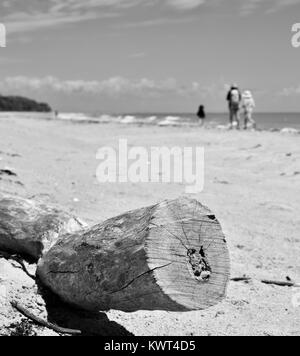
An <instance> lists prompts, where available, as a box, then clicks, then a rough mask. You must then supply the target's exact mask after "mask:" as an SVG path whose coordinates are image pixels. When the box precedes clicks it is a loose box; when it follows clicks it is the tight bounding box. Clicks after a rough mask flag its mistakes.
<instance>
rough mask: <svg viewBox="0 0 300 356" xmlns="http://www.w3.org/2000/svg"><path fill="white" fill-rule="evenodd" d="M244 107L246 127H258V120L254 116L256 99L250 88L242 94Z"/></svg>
mask: <svg viewBox="0 0 300 356" xmlns="http://www.w3.org/2000/svg"><path fill="white" fill-rule="evenodd" d="M242 107H243V110H244V129H245V130H247V128H252V129H256V122H255V120H254V119H253V117H252V114H253V110H254V108H255V101H254V99H253V95H252V93H251V91H250V90H245V91H244V92H243V95H242Z"/></svg>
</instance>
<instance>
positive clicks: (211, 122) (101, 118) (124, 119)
mask: <svg viewBox="0 0 300 356" xmlns="http://www.w3.org/2000/svg"><path fill="white" fill-rule="evenodd" d="M25 117H27V118H36V119H43V118H44V119H49V120H52V119H53V120H66V121H71V122H86V123H94V124H96V123H110V122H112V123H120V124H124V125H139V126H141V125H155V126H160V127H163V126H174V127H181V126H198V125H199V119H198V118H197V116H196V115H195V114H190V113H124V114H105V113H78V112H74V113H63V112H61V113H57V114H54V113H47V114H46V113H45V114H44V113H43V114H41V113H15V112H10V113H4V112H0V119H1V118H2V119H3V118H14V119H17V118H25ZM254 119H255V121H256V123H257V127H258V129H260V130H268V131H280V130H282V129H284V128H292V129H296V130H300V113H278V112H277V113H256V114H255V115H254ZM242 120H243V119H242V117H241V121H242ZM228 121H229V118H228V113H208V114H207V117H206V119H205V121H204V125H205V126H207V127H209V128H214V127H220V128H221V127H226V125H227V124H228Z"/></svg>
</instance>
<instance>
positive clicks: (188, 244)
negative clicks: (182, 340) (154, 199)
mask: <svg viewBox="0 0 300 356" xmlns="http://www.w3.org/2000/svg"><path fill="white" fill-rule="evenodd" d="M229 275H230V262H229V253H228V249H227V245H226V240H225V237H224V234H223V232H222V229H221V226H220V224H219V222H218V220H217V219H216V217H215V216H214V215H213V214H212V213H211V211H210V210H208V209H207V208H206V207H204V206H203V205H201V204H200V203H199V202H198V201H196V200H192V199H188V198H184V197H182V198H179V199H176V200H171V201H164V202H162V203H159V204H157V205H154V206H151V207H148V208H143V209H138V210H135V211H132V212H129V213H126V214H124V215H121V216H118V217H116V218H112V219H110V220H107V221H105V222H104V223H102V224H99V225H96V226H94V227H92V228H91V229H89V230H85V231H84V232H82V233H80V232H79V233H76V234H73V235H67V236H64V237H62V238H61V239H60V240H59V241H58V242H57V243H56V245H55V246H53V247H52V248H51V249H50V250H49V251H48V253H47V254H46V255H45V256H44V257H43V258H42V260H41V261H40V263H39V267H38V276H39V278H40V280H41V281H42V283H43V284H45V285H46V286H47V287H49V288H50V289H51V290H52V291H53V292H54V293H56V294H57V295H59V296H60V297H61V298H62V299H63V300H64V301H65V302H68V303H71V304H73V305H75V306H76V307H79V308H82V309H88V310H109V309H118V310H123V311H127V312H133V311H137V310H167V311H190V310H199V309H205V308H207V307H210V306H212V305H215V304H217V303H218V302H220V301H221V300H222V298H223V297H224V296H225V293H226V288H227V284H228V282H229Z"/></svg>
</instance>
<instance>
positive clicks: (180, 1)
mask: <svg viewBox="0 0 300 356" xmlns="http://www.w3.org/2000/svg"><path fill="white" fill-rule="evenodd" d="M167 3H168V4H169V5H171V6H173V7H175V8H176V9H178V10H191V9H194V8H196V7H199V6H200V5H203V4H205V3H206V0H167Z"/></svg>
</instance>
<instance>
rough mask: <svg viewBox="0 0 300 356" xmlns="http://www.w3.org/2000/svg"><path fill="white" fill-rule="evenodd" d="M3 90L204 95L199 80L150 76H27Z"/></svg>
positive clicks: (0, 84)
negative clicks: (99, 78)
mask: <svg viewBox="0 0 300 356" xmlns="http://www.w3.org/2000/svg"><path fill="white" fill-rule="evenodd" d="M0 89H1V90H2V91H3V90H5V91H6V92H13V93H16V92H17V93H22V92H28V91H34V92H41V91H51V92H54V93H63V94H68V95H72V94H85V95H107V96H111V97H119V96H123V95H131V96H143V97H160V96H163V95H165V94H171V95H179V96H191V95H205V93H206V89H202V88H201V87H200V85H199V83H192V84H191V85H188V86H186V85H182V84H179V83H178V82H177V80H176V79H174V78H169V79H166V80H161V81H155V80H152V79H148V78H142V79H138V80H130V79H127V78H124V77H120V76H116V77H112V78H109V79H106V80H102V81H95V80H94V81H85V80H60V79H58V78H56V77H52V76H47V77H44V78H31V77H25V76H17V77H8V78H6V79H4V80H3V81H2V82H0Z"/></svg>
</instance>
